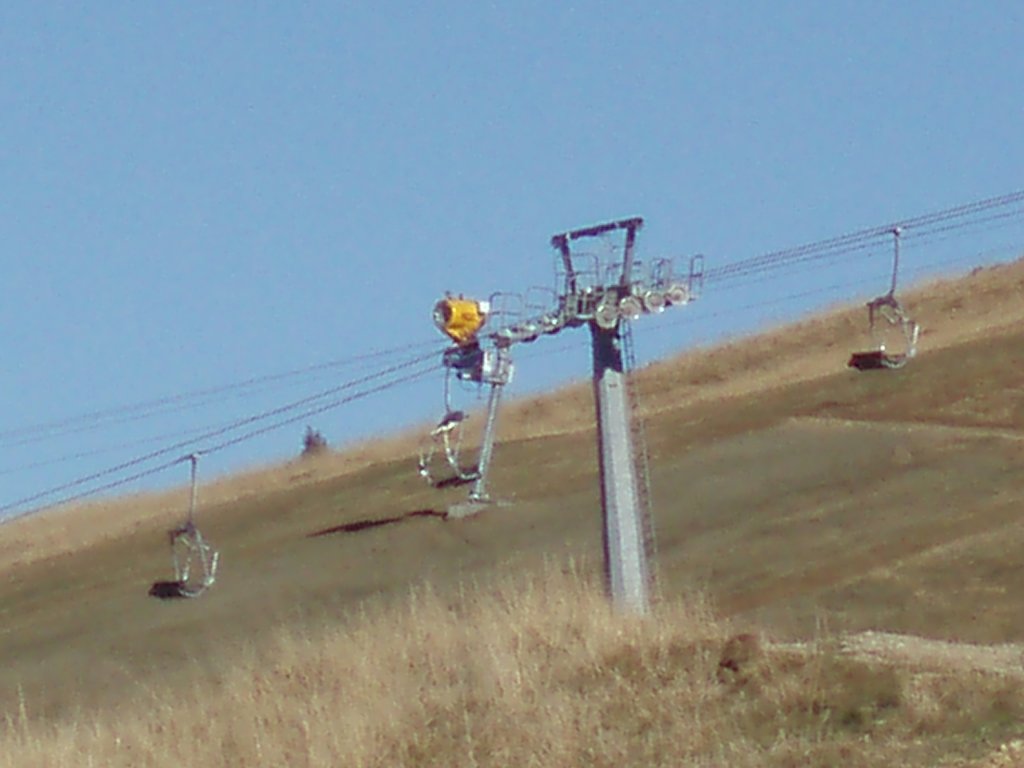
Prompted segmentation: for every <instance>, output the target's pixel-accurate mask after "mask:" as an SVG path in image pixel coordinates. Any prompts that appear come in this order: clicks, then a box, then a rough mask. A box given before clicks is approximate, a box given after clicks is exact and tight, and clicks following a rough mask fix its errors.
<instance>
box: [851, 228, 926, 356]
mask: <svg viewBox="0 0 1024 768" xmlns="http://www.w3.org/2000/svg"><path fill="white" fill-rule="evenodd" d="M900 233H901V230H900V228H899V227H894V228H893V229H892V235H893V262H892V280H891V282H890V284H889V292H888V293H886V294H885V295H884V296H879V297H878V298H877V299H872V300H871V301H869V302H868V305H867V306H868V329H869V331H870V333H871V337H872V339H873V341H874V349H871V350H868V351H865V352H854V353H853V354H852V355H851V356H850V360H849V362H848V363H847V365H848V366H849V367H850V368H856V369H857V370H858V371H873V370H895V369H898V368H902V367H903V366H905V365H906V364H907V363H908V362H909V361H910V359H911V358H913V357H914V355H915V354H917V337H918V335H919V333H920V330H921V329H920V327H919V326H918V325H917V323H916V322H914V320H913V319H912V318H911V317H910V316H909V315H908V314H907V312H906V311H905V310H904V309H903V306H902V305H901V304H900V303H899V301H898V300H897V299H896V280H897V279H898V277H899V268H900ZM893 339H895V343H896V344H897V345H898V347H899V349H898V351H893V349H892V345H891V344H890V341H891V340H893Z"/></svg>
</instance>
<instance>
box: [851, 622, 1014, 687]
mask: <svg viewBox="0 0 1024 768" xmlns="http://www.w3.org/2000/svg"><path fill="white" fill-rule="evenodd" d="M839 649H840V652H841V653H843V654H845V655H847V656H851V657H853V658H855V659H859V660H861V661H866V662H870V663H877V664H885V665H893V666H898V667H901V668H904V669H924V670H928V669H942V670H955V671H958V672H967V673H971V672H976V673H983V674H989V675H1001V676H1003V677H1009V678H1013V679H1017V680H1021V681H1024V645H1022V644H1019V643H1010V644H1006V645H973V644H970V643H953V642H949V641H945V640H931V639H928V638H924V637H915V636H913V635H900V634H896V633H892V632H860V633H858V634H855V635H848V636H846V637H844V638H843V639H842V640H841V641H840V646H839Z"/></svg>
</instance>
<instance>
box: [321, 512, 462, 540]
mask: <svg viewBox="0 0 1024 768" xmlns="http://www.w3.org/2000/svg"><path fill="white" fill-rule="evenodd" d="M416 517H440V518H441V519H444V518H445V517H446V514H445V513H444V512H438V511H437V510H436V509H415V510H413V511H412V512H406V513H405V514H404V515H397V516H395V517H381V518H377V519H374V520H356V521H354V522H351V523H345V524H344V525H332V526H331V527H330V528H324V529H323V530H320V531H314V532H313V533H309V534H306V538H307V539H315V538H317V537H318V536H330V535H332V534H335V533H358V532H359V531H365V530H366V529H367V528H380V527H381V526H383V525H395V524H396V523H403V522H405V521H406V520H411V519H413V518H416Z"/></svg>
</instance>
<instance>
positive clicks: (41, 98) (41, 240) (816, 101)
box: [0, 0, 1024, 505]
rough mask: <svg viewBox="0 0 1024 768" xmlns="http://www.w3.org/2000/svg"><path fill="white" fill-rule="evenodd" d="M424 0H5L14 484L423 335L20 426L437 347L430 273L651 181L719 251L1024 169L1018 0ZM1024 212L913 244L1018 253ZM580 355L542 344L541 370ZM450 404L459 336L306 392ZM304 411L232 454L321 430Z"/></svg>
mask: <svg viewBox="0 0 1024 768" xmlns="http://www.w3.org/2000/svg"><path fill="white" fill-rule="evenodd" d="M410 5H412V4H406V3H393V2H383V3H358V4H356V3H327V2H304V3H256V2H251V3H238V2H225V3H217V4H200V3H136V2H132V3H129V2H106V3H98V4H97V3H94V4H72V3H59V2H55V3H35V2H21V1H19V0H13V1H12V2H8V3H4V4H2V5H0V109H2V114H3V120H2V121H0V168H2V170H3V173H2V176H0V243H2V250H0V254H2V255H0V264H2V274H0V327H3V328H4V330H5V333H4V350H5V353H6V354H5V355H4V358H5V361H6V363H7V364H6V365H5V366H4V368H5V370H4V373H3V375H0V403H3V404H4V406H5V407H4V410H3V413H2V416H0V505H3V504H4V503H9V502H10V501H13V500H15V499H19V498H22V497H24V496H27V495H31V494H35V493H37V492H41V491H44V490H45V489H47V488H50V487H53V486H57V485H60V484H63V483H66V482H69V481H73V480H74V479H75V478H78V477H82V476H84V475H88V474H90V473H92V472H97V471H100V470H102V469H103V468H105V467H109V466H112V465H116V464H118V463H121V462H124V461H129V460H131V459H132V458H133V457H137V456H139V455H141V454H145V453H146V452H147V451H150V450H154V449H159V448H160V447H161V446H166V445H171V444H175V443H176V441H177V440H178V439H179V438H180V436H181V435H182V434H184V433H185V432H187V431H192V432H191V433H192V434H196V433H199V432H201V431H202V430H204V429H209V428H211V427H217V426H218V425H222V424H224V423H226V422H230V421H232V420H234V419H240V418H244V417H245V416H247V415H250V414H258V413H262V412H265V411H267V410H269V409H273V408H276V407H278V406H281V405H282V404H284V403H288V402H291V401H293V400H296V399H299V398H302V397H304V396H307V395H311V394H313V393H316V392H319V391H321V390H323V389H325V388H327V387H331V386H334V385H338V384H342V383H344V382H345V381H346V380H348V379H351V378H353V377H355V376H357V375H361V374H363V373H366V372H367V371H370V372H372V371H373V370H374V369H375V368H374V366H376V367H377V368H379V367H381V365H387V364H389V363H391V362H394V360H396V359H398V358H387V359H383V358H381V362H380V363H379V364H377V363H373V362H370V363H367V362H365V361H364V362H362V363H360V364H359V365H356V366H354V367H352V368H347V367H342V366H339V367H337V368H335V367H331V368H326V369H318V370H316V371H315V372H311V373H310V374H309V375H308V376H301V377H298V376H297V377H294V378H288V379H282V380H275V382H274V383H273V385H271V384H267V385H266V386H261V387H260V388H258V391H256V390H253V391H245V392H241V391H239V392H235V393H234V394H232V395H231V396H230V397H228V396H224V397H217V398H213V397H211V398H208V400H209V402H207V403H206V404H205V405H203V407H195V408H189V409H177V410H174V411H172V412H170V413H164V414H163V415H161V416H159V417H154V418H146V419H143V418H134V417H132V418H129V417H128V416H130V414H127V413H125V414H123V415H124V418H120V419H119V420H118V422H117V423H116V424H107V425H105V426H103V428H101V429H89V430H84V429H75V430H71V429H69V428H67V427H63V428H59V429H51V430H47V431H44V432H43V433H40V432H27V431H26V430H30V429H32V428H34V427H35V426H37V425H40V424H46V423H49V422H54V421H57V422H64V421H65V420H67V419H69V418H71V417H77V416H80V415H82V414H89V413H94V412H96V411H100V410H107V409H123V408H125V407H126V406H130V405H132V404H136V403H140V402H146V401H152V400H154V399H159V398H165V397H175V396H179V395H183V394H185V393H190V392H194V391H196V390H204V389H209V388H215V387H220V386H222V385H230V384H233V383H236V382H240V381H245V380H249V379H251V378H257V377H262V376H267V375H274V374H279V373H283V372H287V371H293V370H297V369H305V368H313V367H314V366H317V365H321V364H324V363H327V362H330V361H339V360H344V359H348V358H352V357H355V356H361V355H366V354H368V353H373V352H375V351H380V350H391V349H394V348H396V347H399V346H402V345H406V344H415V345H420V346H419V347H417V350H419V351H422V349H424V348H426V349H427V350H428V351H429V350H430V348H431V347H430V344H431V342H437V344H438V348H440V337H439V336H438V335H437V334H436V331H435V330H434V328H433V326H432V325H431V321H430V310H431V308H432V305H433V303H434V301H435V300H436V299H437V298H438V297H439V296H440V295H441V294H442V293H443V292H444V291H446V290H453V291H461V292H465V293H467V294H470V295H480V296H485V295H487V294H489V293H491V292H492V291H495V290H508V291H524V290H526V289H527V288H529V287H530V286H533V285H538V284H541V285H550V284H551V283H552V279H553V278H552V256H553V254H552V252H551V250H550V247H549V245H548V240H549V238H550V236H551V235H552V234H554V233H555V232H559V231H564V230H566V229H571V228H574V227H579V226H585V225H589V224H594V223H597V222H600V221H604V220H607V219H610V218H620V217H624V216H630V215H637V214H639V215H642V216H644V218H645V220H646V225H645V228H644V230H643V232H642V234H641V237H640V248H641V254H642V255H650V256H668V255H673V256H679V255H689V254H692V253H696V252H702V253H704V254H705V255H706V257H707V263H708V266H709V267H712V266H715V265H721V264H726V263H729V262H732V261H737V260H742V259H746V258H751V257H753V256H756V255H758V254H760V253H764V252H767V251H772V250H775V249H780V248H786V247H789V246H794V245H799V244H801V243H805V242H811V241H816V240H819V239H823V238H827V237H831V236H833V235H837V234H843V233H845V232H849V231H851V230H857V229H860V228H864V227H871V226H875V225H880V224H885V223H887V222H890V221H895V220H899V219H901V218H905V217H910V216H914V215H917V214H921V213H927V212H930V211H934V210H940V209H945V208H948V207H951V206H955V205H958V204H960V203H964V202H970V201H973V200H976V199H980V198H986V197H991V196H994V195H999V194H1003V193H1007V192H1013V191H1017V190H1019V189H1021V188H1024V182H1022V174H1021V170H1022V168H1024V143H1022V142H1021V139H1020V137H1021V131H1022V128H1024V99H1022V97H1021V83H1022V82H1024V54H1022V53H1021V46H1020V41H1021V40H1022V39H1024V6H1021V5H1020V4H1019V3H1012V2H988V3H976V4H968V3H959V2H943V1H938V2H901V3H881V2H833V3H816V2H772V3H767V2H765V3H758V2H742V3H740V2H716V3H702V4H698V3H683V2H679V3H670V2H649V3H645V4H642V5H639V4H638V5H637V7H635V8H631V9H628V10H627V9H626V7H625V6H624V5H623V4H621V3H596V2H595V3H565V4H555V3H541V2H519V3H468V2H448V3H423V4H418V5H417V6H416V7H413V8H410V7H408V6H410ZM1014 223H1015V226H1003V227H1000V228H982V230H981V231H977V232H973V233H971V235H970V237H964V238H961V239H959V240H955V241H950V242H943V243H940V244H936V245H934V246H932V247H930V248H923V247H922V248H921V249H919V250H918V251H916V252H914V251H912V250H909V249H908V251H907V253H906V258H905V265H906V274H907V276H908V277H913V276H914V275H915V274H921V273H924V272H927V271H934V270H935V269H938V268H939V267H943V265H944V268H946V269H956V268H963V267H965V266H969V265H970V264H972V263H983V262H985V261H991V260H1005V259H1007V258H1010V257H1012V256H1013V255H1016V254H1019V253H1020V252H1021V251H1024V226H1022V225H1021V224H1020V221H1019V219H1017V220H1014V221H1011V222H1010V224H1011V225H1012V224H1014ZM876 256H877V258H876ZM888 259H889V253H888V251H887V250H885V249H883V250H881V251H879V252H878V253H877V254H869V255H868V256H867V257H865V256H864V255H859V256H857V258H856V259H851V260H850V261H849V262H848V263H846V262H844V263H839V264H833V265H829V266H828V268H826V269H819V270H810V269H808V270H797V271H795V272H793V273H791V274H787V275H782V276H780V277H779V278H778V279H777V280H771V281H750V282H749V283H748V284H745V285H739V286H733V287H731V288H730V290H729V291H728V294H727V295H726V294H722V295H718V296H716V295H715V294H714V291H713V286H710V285H709V286H708V290H707V292H706V295H705V296H704V298H703V299H702V300H701V301H700V302H698V303H695V304H693V305H692V306H690V307H687V308H685V309H677V310H673V311H672V312H671V313H666V315H665V316H664V317H662V318H657V319H651V320H650V322H649V323H647V324H643V323H640V324H638V326H637V347H638V353H639V355H640V358H641V360H650V359H653V358H656V357H659V356H662V355H664V354H667V353H669V352H671V351H674V350H679V349H683V348H685V347H687V346H690V345H693V344H696V343H702V344H703V343H710V342H712V341H714V340H716V339H719V338H722V337H723V336H724V335H729V334H735V333H741V332H746V331H749V330H754V329H756V328H758V327H760V326H762V325H763V324H765V323H768V322H772V323H774V322H777V321H778V320H779V319H781V318H785V317H789V316H794V315H796V314H798V313H799V312H801V311H805V310H806V309H807V308H809V307H810V306H812V305H813V304H814V303H822V302H824V303H830V302H835V301H837V300H841V299H851V300H854V299H860V298H862V297H864V296H870V295H872V294H874V293H880V292H883V291H884V289H885V288H886V287H887V281H888ZM876 285H877V290H876V289H875V288H876ZM799 294H809V295H808V296H804V297H803V298H799V299H797V298H792V297H795V296H797V295H799ZM423 345H425V347H424V346H423ZM544 345H547V346H546V347H545V346H544ZM412 353H416V350H414V351H413V352H412ZM588 354H589V353H588V340H587V338H586V334H585V333H584V332H582V331H579V332H576V333H575V334H574V336H573V337H572V338H570V336H569V335H568V334H563V335H562V336H559V337H557V338H555V339H545V340H543V341H541V342H540V343H538V344H537V345H534V346H533V347H530V348H529V349H528V350H524V352H523V354H522V355H520V356H518V357H517V362H518V372H517V379H516V382H515V385H514V387H513V393H520V394H521V393H523V392H528V391H535V390H538V389H543V388H547V387H550V386H552V385H553V384H554V383H556V382H560V381H565V380H567V379H570V378H582V377H585V376H587V375H588V373H589V368H588V366H589V362H588ZM441 409H442V405H441V374H440V369H439V370H438V374H437V376H436V377H434V378H433V379H429V380H426V381H421V382H417V383H415V384H413V385H409V386H406V387H401V388H396V389H395V390H393V391H391V392H388V393H382V394H380V395H377V396H373V397H369V398H367V399H365V400H362V401H360V402H359V403H357V404H353V405H351V406H346V407H341V408H338V409H336V410H331V411H329V412H326V413H323V414H319V415H317V416H314V417H311V418H310V423H312V424H313V425H314V426H315V427H316V428H318V429H320V430H321V431H322V432H323V433H324V435H325V436H326V437H327V438H328V440H329V441H330V442H331V443H332V444H335V445H337V444H342V443H345V442H348V441H351V440H355V439H358V438H359V437H362V436H365V435H368V434H376V433H381V432H388V431H392V430H394V429H396V428H399V427H402V426H406V425H409V424H413V423H417V422H429V421H432V420H434V419H436V418H437V417H438V416H439V415H440V411H441ZM87 424H89V422H82V423H79V424H78V425H79V426H83V425H87ZM93 426H95V425H93ZM303 427H304V423H299V424H296V425H293V426H290V427H286V428H284V429H282V430H280V431H277V432H273V433H270V434H267V435H264V436H262V437H260V438H258V439H253V440H247V441H244V442H241V443H239V444H238V445H236V446H233V447H232V448H230V449H226V450H223V451H220V452H218V453H217V454H216V455H215V456H211V457H210V459H209V463H207V464H204V471H210V472H213V473H220V472H226V471H232V470H235V469H239V468H242V467H246V466H251V465H253V464H259V463H264V462H269V461H273V460H276V459H281V458H288V457H291V456H294V455H295V454H296V453H297V451H298V449H299V448H300V447H301V436H302V430H303ZM26 435H31V436H32V439H31V440H26V439H25V438H26ZM164 436H166V437H164ZM44 438H45V439H44ZM115 449H116V450H115ZM182 452H183V453H184V452H186V451H182ZM77 454H83V455H82V456H80V458H77V459H74V460H71V459H68V458H67V457H68V456H71V455H77ZM29 465H42V466H34V467H33V468H28V467H29ZM143 468H144V467H143ZM109 479H117V476H116V475H114V476H112V477H110V478H109ZM185 479H187V469H186V468H185V466H184V465H182V467H181V468H180V472H179V471H178V470H177V469H172V470H169V471H168V472H167V473H165V474H163V475H159V474H158V475H155V476H153V477H151V478H147V480H146V481H145V482H140V483H138V484H129V485H128V486H127V487H125V488H124V489H123V490H129V491H130V490H137V489H139V488H143V487H150V486H151V484H154V483H155V484H158V485H159V484H161V483H178V482H182V481H184V480H185ZM58 498H60V496H59V495H58V496H56V497H53V498H47V499H45V500H44V501H55V500H57V499H58Z"/></svg>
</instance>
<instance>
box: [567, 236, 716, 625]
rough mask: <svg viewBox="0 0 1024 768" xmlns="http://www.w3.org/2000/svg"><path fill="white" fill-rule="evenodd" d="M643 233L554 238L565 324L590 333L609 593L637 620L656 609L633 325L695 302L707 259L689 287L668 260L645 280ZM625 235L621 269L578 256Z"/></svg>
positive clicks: (695, 265)
mask: <svg viewBox="0 0 1024 768" xmlns="http://www.w3.org/2000/svg"><path fill="white" fill-rule="evenodd" d="M642 226H643V219H642V218H640V217H636V218H631V219H624V220H622V221H615V222H610V223H607V224H600V225H597V226H593V227H587V228H584V229H577V230H573V231H571V232H565V233H563V234H560V235H555V236H554V237H553V238H552V239H551V244H552V246H553V247H554V248H555V249H557V250H558V252H559V254H560V255H561V267H562V270H563V272H564V275H565V282H564V289H563V293H562V295H561V296H560V297H559V307H560V310H561V311H560V314H561V315H562V318H563V323H564V325H570V326H575V325H583V324H586V325H589V327H590V337H591V341H592V349H593V381H594V401H595V406H596V411H597V448H598V454H599V456H600V478H601V508H602V517H603V523H604V530H603V541H604V555H605V574H606V578H607V586H608V589H609V592H610V594H611V598H612V603H613V605H614V606H615V607H616V608H619V609H623V610H626V611H629V612H632V613H638V614H644V613H646V612H647V611H648V608H649V604H650V596H649V592H650V584H651V571H650V566H649V565H648V550H649V548H650V547H651V545H652V538H653V534H652V531H653V525H652V521H651V519H650V518H651V513H650V509H649V507H648V506H647V504H646V498H647V493H646V491H647V489H646V477H641V473H640V465H639V463H638V461H637V456H636V450H635V448H636V446H635V445H634V441H633V436H634V432H633V429H632V424H631V413H632V408H631V400H630V394H629V389H628V386H629V385H628V381H627V378H626V373H627V371H628V368H627V365H628V364H629V363H630V362H631V360H630V358H631V350H630V349H629V348H628V344H629V339H630V335H629V326H628V323H629V322H630V321H632V320H636V319H637V318H639V317H640V315H642V314H644V313H654V312H660V311H662V310H663V309H664V308H665V307H666V306H670V305H672V304H685V303H688V302H689V301H690V299H691V298H693V297H694V295H695V286H696V284H697V283H699V281H700V278H701V276H702V275H703V258H702V257H694V258H693V259H692V260H691V261H690V273H689V275H688V277H687V278H686V280H685V281H679V280H676V279H675V278H674V276H673V274H672V267H671V262H669V261H667V260H663V261H661V262H658V263H656V264H655V265H653V266H652V268H651V269H650V270H649V271H646V274H645V273H644V270H641V269H639V268H638V267H639V265H638V264H635V263H634V247H635V244H636V236H637V232H638V231H639V230H640V228H641V227H642ZM618 232H622V233H623V234H624V245H623V247H622V261H621V263H613V264H608V265H604V264H601V263H600V262H599V261H598V260H597V259H596V258H595V257H593V256H589V259H590V260H589V261H586V259H587V258H588V257H587V256H580V255H577V254H574V253H573V251H572V246H573V243H575V242H576V241H579V240H584V239H587V238H595V237H603V236H607V235H610V234H612V233H618ZM616 273H618V274H617V275H616ZM638 275H640V276H639V277H638ZM642 484H643V485H642Z"/></svg>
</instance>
